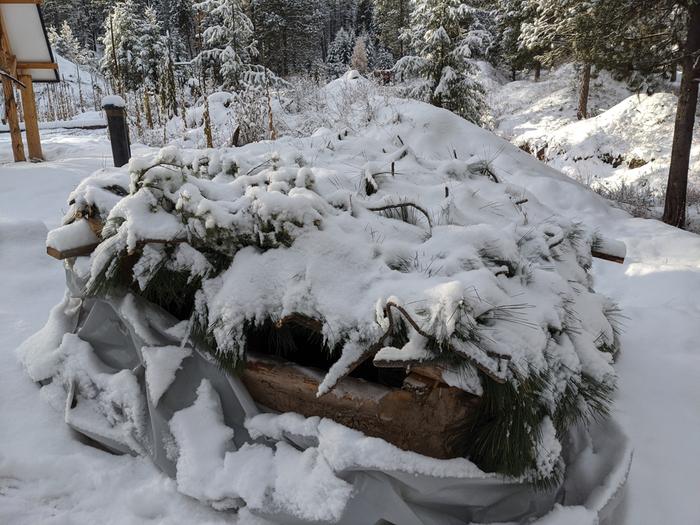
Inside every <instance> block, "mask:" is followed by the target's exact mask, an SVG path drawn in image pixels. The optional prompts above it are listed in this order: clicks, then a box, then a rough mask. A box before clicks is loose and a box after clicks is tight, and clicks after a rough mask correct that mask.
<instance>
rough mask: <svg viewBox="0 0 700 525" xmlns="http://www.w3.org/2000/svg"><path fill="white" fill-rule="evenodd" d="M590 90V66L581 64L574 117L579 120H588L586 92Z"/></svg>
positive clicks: (587, 63)
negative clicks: (576, 107)
mask: <svg viewBox="0 0 700 525" xmlns="http://www.w3.org/2000/svg"><path fill="white" fill-rule="evenodd" d="M590 89H591V64H590V62H586V63H585V64H583V71H582V72H581V88H580V91H579V96H578V111H577V113H576V117H577V118H578V119H579V120H581V119H584V118H588V92H589V91H590Z"/></svg>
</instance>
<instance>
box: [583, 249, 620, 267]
mask: <svg viewBox="0 0 700 525" xmlns="http://www.w3.org/2000/svg"><path fill="white" fill-rule="evenodd" d="M591 255H592V256H593V257H595V258H596V259H604V260H606V261H612V262H615V263H618V264H624V263H625V258H624V257H620V256H618V255H611V254H609V253H603V252H599V251H597V250H591Z"/></svg>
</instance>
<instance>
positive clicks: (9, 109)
mask: <svg viewBox="0 0 700 525" xmlns="http://www.w3.org/2000/svg"><path fill="white" fill-rule="evenodd" d="M3 62H4V61H3ZM0 67H1V66H0ZM2 90H3V93H4V95H5V119H6V120H7V125H8V126H9V127H10V138H11V139H12V155H13V157H14V159H15V162H23V161H25V160H27V159H26V157H25V156H24V144H23V143H22V132H21V131H20V129H19V118H18V117H17V102H16V101H15V93H14V90H13V89H12V82H10V81H9V80H7V79H5V78H3V79H2Z"/></svg>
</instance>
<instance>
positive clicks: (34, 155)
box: [19, 75, 44, 161]
mask: <svg viewBox="0 0 700 525" xmlns="http://www.w3.org/2000/svg"><path fill="white" fill-rule="evenodd" d="M19 78H20V80H21V81H22V83H23V84H24V89H21V90H20V92H21V93H22V107H24V129H25V134H26V135H27V146H28V149H29V159H30V160H35V161H36V160H44V153H43V152H42V151H41V136H40V135H39V121H38V119H37V115H36V101H35V98H34V85H33V84H32V76H31V75H20V77H19Z"/></svg>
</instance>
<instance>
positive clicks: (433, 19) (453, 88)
mask: <svg viewBox="0 0 700 525" xmlns="http://www.w3.org/2000/svg"><path fill="white" fill-rule="evenodd" d="M474 21H475V18H474V9H473V8H472V7H470V6H468V5H466V4H464V3H463V2H460V1H459V0H416V2H415V3H414V9H413V12H412V13H411V19H410V25H409V27H408V29H407V30H406V31H405V32H404V34H403V35H402V38H404V39H405V41H406V42H408V43H409V45H410V48H411V50H412V52H413V54H412V55H408V56H405V57H403V58H401V59H400V60H399V61H398V62H397V63H396V65H395V66H394V68H395V69H396V71H398V72H399V73H403V74H406V75H409V76H412V77H415V78H417V79H418V80H417V82H415V83H414V84H413V86H412V87H411V88H410V91H409V94H410V96H413V97H415V98H418V99H421V100H425V101H428V102H430V103H431V104H433V105H434V106H438V107H442V108H445V109H449V110H451V111H453V112H454V113H457V114H458V115H460V116H462V117H464V118H465V119H467V120H469V121H471V122H474V123H480V122H481V121H482V116H483V114H484V89H483V87H482V86H481V84H480V83H479V82H478V80H477V79H476V77H475V75H474V66H473V64H472V63H471V62H470V59H471V58H472V57H473V56H474V55H475V54H477V53H478V52H480V51H482V50H483V49H484V35H483V33H482V31H483V30H482V29H480V28H476V29H472V25H473V23H474ZM465 28H466V29H465Z"/></svg>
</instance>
